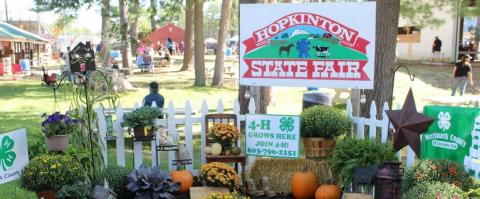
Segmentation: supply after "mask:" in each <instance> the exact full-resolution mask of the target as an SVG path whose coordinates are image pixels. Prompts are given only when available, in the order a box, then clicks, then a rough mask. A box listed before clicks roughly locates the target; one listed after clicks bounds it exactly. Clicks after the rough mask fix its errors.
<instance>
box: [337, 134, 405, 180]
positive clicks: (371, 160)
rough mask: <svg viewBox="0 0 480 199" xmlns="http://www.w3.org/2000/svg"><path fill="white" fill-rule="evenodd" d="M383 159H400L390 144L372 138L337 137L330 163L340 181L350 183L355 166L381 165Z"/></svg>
mask: <svg viewBox="0 0 480 199" xmlns="http://www.w3.org/2000/svg"><path fill="white" fill-rule="evenodd" d="M383 161H398V158H397V156H396V154H395V151H394V150H393V148H392V147H391V146H390V144H380V143H377V142H376V141H375V140H372V139H356V138H352V137H344V138H341V139H337V144H336V145H335V148H334V149H333V150H332V153H331V157H330V160H329V163H330V167H331V170H332V173H334V174H336V175H337V177H338V180H339V183H340V184H342V185H348V184H350V183H351V182H352V180H353V174H354V170H355V168H358V167H365V166H370V165H373V164H376V165H379V164H380V163H381V162H383Z"/></svg>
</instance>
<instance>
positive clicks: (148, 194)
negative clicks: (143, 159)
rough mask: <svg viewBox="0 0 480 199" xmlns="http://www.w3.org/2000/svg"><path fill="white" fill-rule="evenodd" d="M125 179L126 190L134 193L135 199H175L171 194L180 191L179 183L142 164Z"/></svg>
mask: <svg viewBox="0 0 480 199" xmlns="http://www.w3.org/2000/svg"><path fill="white" fill-rule="evenodd" d="M127 177H128V184H127V189H128V190H129V191H131V192H134V193H135V199H175V196H173V195H172V193H175V192H177V191H179V190H180V183H179V182H173V181H172V176H170V174H169V173H168V172H167V171H162V170H160V168H159V167H153V168H151V169H149V168H147V166H145V165H143V164H142V165H140V168H139V169H137V170H133V171H132V172H131V173H130V174H129V175H128V176H127Z"/></svg>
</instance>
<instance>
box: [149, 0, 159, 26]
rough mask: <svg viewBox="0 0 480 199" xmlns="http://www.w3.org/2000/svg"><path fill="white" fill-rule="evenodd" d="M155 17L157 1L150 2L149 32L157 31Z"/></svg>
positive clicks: (151, 0)
mask: <svg viewBox="0 0 480 199" xmlns="http://www.w3.org/2000/svg"><path fill="white" fill-rule="evenodd" d="M156 15H157V0H150V28H151V31H152V32H153V31H155V29H157V21H155V16H156Z"/></svg>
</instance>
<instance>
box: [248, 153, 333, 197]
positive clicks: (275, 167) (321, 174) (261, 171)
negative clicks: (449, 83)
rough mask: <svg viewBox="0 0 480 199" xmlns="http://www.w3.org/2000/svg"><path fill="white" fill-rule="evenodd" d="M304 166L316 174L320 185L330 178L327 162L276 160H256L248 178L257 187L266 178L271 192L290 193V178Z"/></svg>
mask: <svg viewBox="0 0 480 199" xmlns="http://www.w3.org/2000/svg"><path fill="white" fill-rule="evenodd" d="M305 166H307V169H308V170H309V171H312V172H314V173H315V174H316V176H317V180H318V183H320V184H321V183H325V182H326V181H327V179H329V178H332V173H331V171H330V167H329V165H328V163H327V161H313V160H307V159H278V158H257V159H256V160H255V162H254V164H253V166H252V169H251V172H250V178H252V179H253V181H254V182H255V185H257V184H260V182H261V179H262V177H268V178H269V180H268V181H269V184H270V189H271V190H273V191H275V192H277V193H290V192H291V189H290V177H291V176H292V175H293V173H295V172H297V171H301V170H303V168H304V167H305Z"/></svg>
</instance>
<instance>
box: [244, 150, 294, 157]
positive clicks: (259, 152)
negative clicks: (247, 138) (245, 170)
mask: <svg viewBox="0 0 480 199" xmlns="http://www.w3.org/2000/svg"><path fill="white" fill-rule="evenodd" d="M247 153H248V154H251V155H260V156H285V157H296V156H297V152H296V151H290V150H273V149H252V148H249V149H247Z"/></svg>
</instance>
